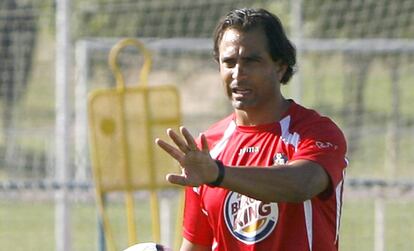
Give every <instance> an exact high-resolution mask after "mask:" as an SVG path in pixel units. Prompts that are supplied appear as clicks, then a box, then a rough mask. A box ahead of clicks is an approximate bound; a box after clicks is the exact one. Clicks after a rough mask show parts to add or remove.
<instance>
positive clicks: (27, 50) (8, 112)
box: [0, 0, 37, 144]
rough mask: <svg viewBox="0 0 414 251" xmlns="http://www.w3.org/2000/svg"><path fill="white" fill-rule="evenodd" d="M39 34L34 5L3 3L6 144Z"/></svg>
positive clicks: (0, 45) (1, 87) (1, 84)
mask: <svg viewBox="0 0 414 251" xmlns="http://www.w3.org/2000/svg"><path fill="white" fill-rule="evenodd" d="M20 2H22V3H20ZM36 33H37V28H36V16H35V13H34V10H33V6H32V4H31V3H29V2H27V1H19V0H1V1H0V58H1V60H0V101H1V103H2V104H3V105H2V110H3V111H2V112H3V117H2V120H3V121H2V122H3V124H2V129H3V133H4V138H5V142H6V144H7V142H8V141H9V137H10V130H11V128H12V127H13V111H14V108H15V104H16V103H17V101H18V100H19V99H20V97H21V96H22V94H23V93H24V91H25V89H26V87H27V83H28V76H29V72H30V68H31V65H32V56H33V50H34V45H35V38H36Z"/></svg>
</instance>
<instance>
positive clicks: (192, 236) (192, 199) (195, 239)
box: [183, 187, 213, 246]
mask: <svg viewBox="0 0 414 251" xmlns="http://www.w3.org/2000/svg"><path fill="white" fill-rule="evenodd" d="M183 236H184V238H186V239H187V240H189V241H190V242H192V243H195V244H199V245H203V246H211V244H212V240H213V233H212V230H211V227H210V225H209V223H208V218H207V215H206V214H205V213H204V212H203V210H202V208H201V202H200V195H199V194H198V192H197V188H193V187H187V188H186V190H185V206H184V223H183Z"/></svg>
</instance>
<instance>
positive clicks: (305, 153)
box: [292, 122, 347, 187]
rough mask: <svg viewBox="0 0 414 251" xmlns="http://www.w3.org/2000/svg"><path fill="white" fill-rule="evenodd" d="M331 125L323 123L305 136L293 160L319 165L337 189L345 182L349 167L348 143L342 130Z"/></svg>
mask: <svg viewBox="0 0 414 251" xmlns="http://www.w3.org/2000/svg"><path fill="white" fill-rule="evenodd" d="M331 123H332V122H331ZM331 123H321V124H320V125H318V126H316V127H314V129H313V130H311V131H309V132H308V133H306V134H304V135H303V137H302V138H301V139H300V142H299V145H298V149H297V150H296V152H295V153H294V155H293V158H292V160H294V159H307V160H311V161H313V162H316V163H318V164H319V165H321V166H322V167H323V168H324V169H325V171H326V172H327V173H328V175H329V176H330V179H331V182H332V187H336V186H337V185H338V183H339V182H341V181H342V180H343V171H344V169H345V167H346V166H347V161H346V156H345V155H346V141H345V137H344V135H343V133H342V132H341V130H340V129H339V128H338V127H337V126H336V125H335V124H333V123H332V124H331Z"/></svg>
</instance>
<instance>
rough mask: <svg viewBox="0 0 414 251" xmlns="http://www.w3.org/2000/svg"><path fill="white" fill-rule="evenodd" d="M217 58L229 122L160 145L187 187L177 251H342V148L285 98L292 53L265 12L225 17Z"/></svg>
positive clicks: (322, 121) (339, 138)
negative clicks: (230, 110) (229, 106)
mask: <svg viewBox="0 0 414 251" xmlns="http://www.w3.org/2000/svg"><path fill="white" fill-rule="evenodd" d="M214 42H215V43H214V55H215V58H216V60H217V62H218V63H219V65H220V75H221V78H222V80H223V85H224V88H225V90H226V93H227V95H228V97H229V99H230V101H231V103H232V105H233V108H234V113H233V114H231V115H230V116H228V117H227V118H225V119H223V120H221V121H219V122H218V123H216V124H214V125H213V126H212V127H211V128H209V129H208V130H207V131H206V132H204V133H202V134H201V135H200V137H199V139H198V140H197V142H196V141H195V140H194V138H193V137H192V135H191V134H190V133H189V132H188V130H187V129H185V128H184V127H182V128H181V135H179V134H177V133H175V132H173V131H172V130H170V129H169V130H168V131H167V133H168V135H169V136H170V138H171V139H172V140H173V142H174V143H175V145H176V146H173V145H170V144H168V143H166V142H165V141H162V140H160V139H157V140H156V143H157V144H158V145H159V146H160V147H161V148H162V149H164V150H165V151H166V152H167V153H168V154H170V155H171V156H172V157H173V158H175V159H176V160H177V161H178V162H179V163H180V165H181V166H182V174H169V175H167V179H168V181H169V182H171V183H174V184H178V185H182V186H187V188H186V202H185V212H184V232H183V235H184V239H183V244H182V247H181V250H182V251H196V250H219V251H222V250H229V251H233V250H266V251H268V250H270V251H272V250H273V251H286V250H287V251H306V250H314V251H330V250H338V229H339V219H340V215H341V199H342V198H341V197H342V185H343V178H344V176H343V175H344V170H345V167H346V161H345V153H346V142H345V139H344V136H343V134H342V132H341V131H340V129H339V128H338V127H337V126H336V125H335V124H334V123H333V122H332V121H331V120H330V119H328V118H326V117H323V116H321V115H319V114H318V113H317V112H315V111H313V110H310V109H306V108H304V107H302V106H300V105H298V104H296V103H295V102H294V101H293V100H289V99H285V98H284V97H283V95H282V94H281V90H280V87H281V85H283V84H286V83H287V82H288V81H289V79H290V77H291V76H292V74H293V67H294V65H295V63H296V58H295V57H296V54H295V49H294V47H293V45H292V44H291V42H290V41H289V40H288V39H287V37H286V35H285V33H284V30H283V27H282V25H281V23H280V21H279V19H278V18H277V17H276V16H274V15H273V14H271V13H269V12H267V11H266V10H263V9H259V10H255V9H238V10H234V11H231V12H230V13H229V14H228V15H227V16H226V17H225V18H224V19H223V20H222V21H221V22H220V23H219V24H218V26H217V28H216V31H215V38H214Z"/></svg>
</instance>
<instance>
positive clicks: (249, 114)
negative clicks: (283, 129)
mask: <svg viewBox="0 0 414 251" xmlns="http://www.w3.org/2000/svg"><path fill="white" fill-rule="evenodd" d="M291 103H292V102H291V101H289V100H286V99H285V98H281V99H280V101H279V102H277V103H276V104H272V105H268V106H267V107H260V109H259V108H256V107H253V108H250V109H244V110H238V109H236V110H235V114H236V124H237V125H242V126H255V125H263V124H269V123H273V122H277V121H279V120H280V119H281V116H282V115H283V114H284V113H285V112H286V111H287V110H288V109H289V107H290V105H291Z"/></svg>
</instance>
